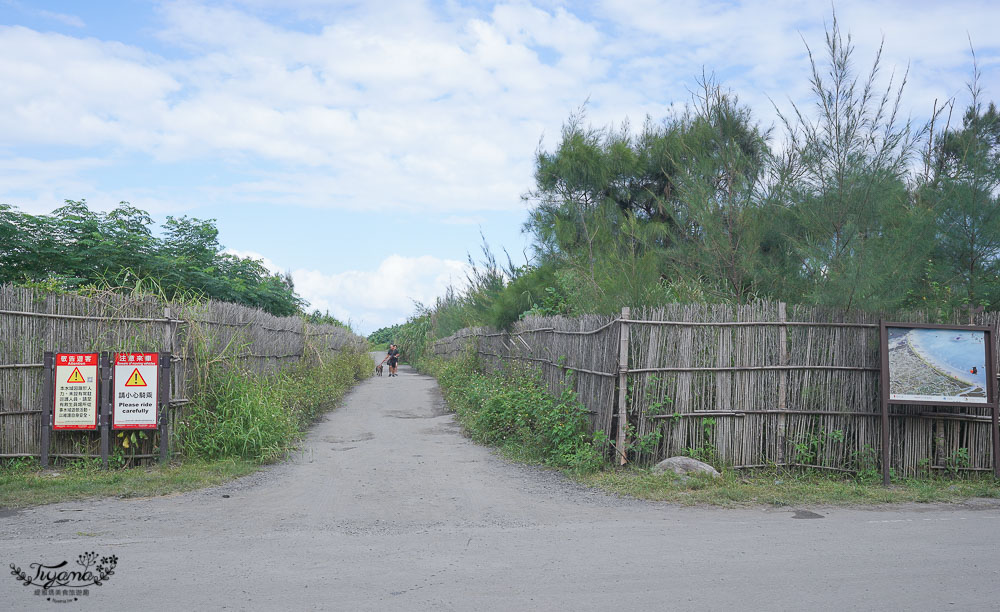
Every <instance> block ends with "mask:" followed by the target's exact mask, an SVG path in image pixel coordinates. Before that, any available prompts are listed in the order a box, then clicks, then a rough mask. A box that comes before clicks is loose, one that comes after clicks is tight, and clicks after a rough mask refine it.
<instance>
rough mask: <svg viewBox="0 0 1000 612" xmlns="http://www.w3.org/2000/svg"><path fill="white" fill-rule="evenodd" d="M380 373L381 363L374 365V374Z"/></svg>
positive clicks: (378, 374) (379, 374)
mask: <svg viewBox="0 0 1000 612" xmlns="http://www.w3.org/2000/svg"><path fill="white" fill-rule="evenodd" d="M381 375H382V364H381V363H380V364H378V365H377V366H375V376H381Z"/></svg>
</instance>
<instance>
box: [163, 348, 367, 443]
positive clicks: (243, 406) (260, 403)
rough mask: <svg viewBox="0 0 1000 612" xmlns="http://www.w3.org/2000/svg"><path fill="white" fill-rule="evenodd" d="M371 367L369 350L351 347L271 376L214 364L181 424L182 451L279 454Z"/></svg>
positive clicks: (334, 403) (365, 374)
mask: <svg viewBox="0 0 1000 612" xmlns="http://www.w3.org/2000/svg"><path fill="white" fill-rule="evenodd" d="M370 370H371V359H370V358H369V357H368V355H367V354H365V353H362V352H353V351H345V352H342V353H339V354H338V355H337V356H336V357H335V358H333V359H331V360H327V361H325V362H324V364H323V365H309V364H306V363H304V362H300V364H298V365H296V366H294V367H291V368H288V369H286V370H283V371H282V372H280V373H279V374H277V375H276V376H274V377H262V376H260V375H258V374H255V373H251V372H244V371H241V370H239V369H238V368H234V367H224V366H222V365H220V364H216V365H215V366H213V367H212V368H211V369H210V371H209V373H208V376H207V378H206V381H205V383H204V384H203V385H202V386H201V390H200V392H199V393H198V394H197V395H196V396H195V397H194V398H193V400H192V403H191V405H190V406H189V407H188V409H187V411H186V414H185V419H184V421H183V422H182V423H181V424H180V427H179V429H180V432H179V433H180V438H181V440H182V441H183V452H184V453H185V454H186V455H188V456H191V457H196V458H201V459H209V460H215V459H222V458H239V459H246V460H250V461H255V462H269V461H274V460H276V459H279V458H280V457H282V456H283V455H284V454H285V453H286V452H287V451H288V450H289V449H290V448H291V445H292V444H293V443H294V441H295V439H296V437H297V436H298V434H299V432H300V431H301V430H302V428H304V427H305V426H306V425H308V424H309V423H311V422H312V420H313V419H315V417H316V416H317V415H318V414H320V412H322V411H324V410H329V409H331V408H333V407H334V406H335V405H336V402H338V401H339V400H340V398H341V397H342V396H343V394H344V393H345V392H346V391H347V390H348V389H349V388H350V387H351V386H352V385H353V384H354V383H355V382H356V381H358V380H361V379H362V378H364V377H367V376H369V375H370Z"/></svg>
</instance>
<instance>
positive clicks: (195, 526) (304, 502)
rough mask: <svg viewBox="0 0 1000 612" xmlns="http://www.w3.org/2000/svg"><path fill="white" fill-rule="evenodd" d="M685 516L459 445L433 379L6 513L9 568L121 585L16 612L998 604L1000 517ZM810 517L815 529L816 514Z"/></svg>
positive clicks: (936, 509)
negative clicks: (87, 563)
mask: <svg viewBox="0 0 1000 612" xmlns="http://www.w3.org/2000/svg"><path fill="white" fill-rule="evenodd" d="M794 510H795V509H741V510H720V509H714V508H700V509H686V508H677V507H674V506H669V505H664V504H656V503H645V502H639V501H632V500H623V499H619V498H616V497H612V496H607V495H604V494H601V493H596V492H593V491H588V490H584V489H581V488H580V487H577V486H575V485H573V484H572V483H570V482H568V481H567V480H566V479H565V478H563V477H562V476H561V475H559V474H558V473H553V472H550V471H545V470H539V469H537V468H531V467H525V466H519V465H513V464H510V463H508V462H506V461H504V460H502V459H500V458H498V457H496V456H495V455H494V454H493V453H492V452H491V451H490V450H489V449H487V448H484V447H481V446H477V445H476V444H474V443H472V442H470V441H468V440H467V439H465V438H464V437H462V435H461V433H460V430H459V428H458V427H457V425H456V424H455V421H454V419H453V417H452V416H451V415H450V414H448V413H447V411H446V410H445V408H444V405H443V403H442V400H441V397H440V394H439V393H438V390H437V387H436V384H435V382H434V380H433V379H431V378H428V377H425V376H420V375H418V374H416V373H414V372H412V371H411V370H409V369H408V368H406V367H402V368H400V375H399V376H398V377H395V378H388V377H382V378H373V379H371V380H368V381H366V382H364V383H362V384H361V385H359V386H358V387H357V388H356V389H355V390H354V391H353V392H352V393H351V394H350V395H349V396H348V398H347V399H346V400H345V404H344V405H343V406H342V407H341V408H339V409H338V410H336V411H334V412H332V413H330V414H328V415H327V416H326V417H325V418H323V420H322V421H321V422H320V423H318V424H317V425H316V426H315V427H314V428H313V429H312V431H311V432H310V434H309V436H308V438H307V440H306V441H305V443H304V444H303V448H302V450H301V451H300V452H298V453H297V454H296V455H295V457H294V458H293V459H292V460H290V461H288V462H285V463H283V464H281V465H277V466H272V467H270V468H268V469H266V470H263V471H261V472H260V473H258V474H255V475H253V476H250V477H247V478H244V479H241V480H239V481H236V482H233V483H230V484H228V485H224V486H221V487H215V488H212V489H206V490H202V491H198V492H193V493H187V494H182V495H176V496H172V497H166V498H154V499H142V500H118V499H109V500H97V501H89V502H74V503H65V504H54V505H50V506H44V507H39V508H33V509H28V510H24V511H21V512H16V513H10V512H7V513H5V514H3V515H0V550H2V553H0V561H3V563H4V568H7V566H8V565H9V564H10V563H15V564H17V565H18V566H21V567H22V568H24V569H27V566H28V565H30V564H31V563H34V562H38V561H43V562H46V563H50V564H51V563H56V562H58V561H61V560H69V561H70V563H71V564H72V563H73V562H74V560H75V559H76V557H77V555H79V554H80V553H83V552H86V551H90V550H93V551H96V552H97V553H98V554H99V555H110V554H115V555H117V556H118V558H119V561H118V568H117V571H116V574H115V575H114V576H113V577H112V578H111V579H110V580H109V581H108V582H107V583H106V584H104V585H103V586H99V587H91V588H90V594H89V596H85V597H79V598H78V599H79V601H76V602H71V603H67V604H56V603H52V602H47V601H45V597H43V596H35V595H34V594H33V587H24V586H22V585H21V584H19V583H18V582H16V581H15V580H14V577H13V576H10V575H7V574H8V572H5V577H4V578H3V579H0V609H11V610H20V609H25V610H33V609H57V610H58V609H65V610H76V609H83V610H91V609H94V610H96V609H124V608H125V607H126V606H128V607H138V608H140V609H143V610H204V609H232V610H242V609H249V610H284V609H287V610H356V609H363V610H387V609H388V610H426V609H435V610H439V609H446V610H447V609H454V610H491V609H492V610H517V609H542V610H571V609H573V610H598V609H619V608H623V609H631V610H645V609H690V608H695V607H697V608H701V609H709V610H713V609H727V608H728V609H762V608H767V609H802V608H815V609H826V608H836V609H871V608H881V609H941V608H946V607H952V608H954V609H969V608H973V607H977V608H982V607H993V606H996V605H997V602H998V601H1000V564H998V563H997V562H996V553H997V551H998V550H1000V509H998V508H997V507H996V505H994V504H983V505H981V506H974V505H967V506H928V507H922V506H921V507H916V506H913V507H905V508H892V509H883V510H877V511H875V510H865V509H822V508H813V509H812V510H813V511H814V512H815V513H817V514H819V515H822V516H823V518H822V519H818V520H796V519H795V518H794V517H795V516H796V513H795V511H794ZM799 515H800V516H801V515H802V513H799Z"/></svg>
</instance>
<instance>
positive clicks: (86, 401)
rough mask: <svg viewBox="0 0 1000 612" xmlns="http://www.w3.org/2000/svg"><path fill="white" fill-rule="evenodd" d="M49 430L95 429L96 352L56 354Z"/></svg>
mask: <svg viewBox="0 0 1000 612" xmlns="http://www.w3.org/2000/svg"><path fill="white" fill-rule="evenodd" d="M55 383H56V387H55V393H54V394H53V403H52V429H97V353H56V372H55Z"/></svg>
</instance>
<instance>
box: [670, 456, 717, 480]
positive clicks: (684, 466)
mask: <svg viewBox="0 0 1000 612" xmlns="http://www.w3.org/2000/svg"><path fill="white" fill-rule="evenodd" d="M666 472H673V473H674V474H677V475H678V476H687V475H689V474H711V475H712V478H718V477H719V476H721V474H719V473H718V472H717V471H715V468H714V467H712V466H710V465H709V464H707V463H702V462H701V461H698V460H697V459H692V458H691V457H671V458H669V459H664V460H663V461H661V462H659V463H657V464H656V465H654V466H653V473H654V474H664V473H666Z"/></svg>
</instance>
